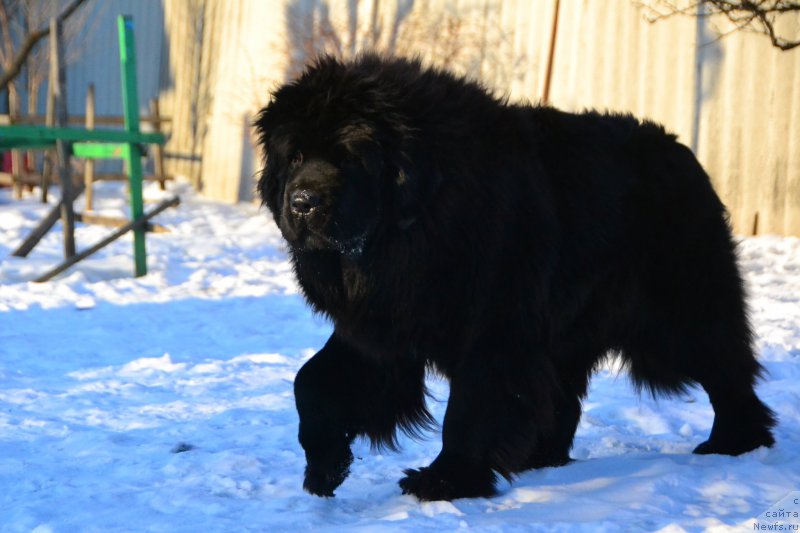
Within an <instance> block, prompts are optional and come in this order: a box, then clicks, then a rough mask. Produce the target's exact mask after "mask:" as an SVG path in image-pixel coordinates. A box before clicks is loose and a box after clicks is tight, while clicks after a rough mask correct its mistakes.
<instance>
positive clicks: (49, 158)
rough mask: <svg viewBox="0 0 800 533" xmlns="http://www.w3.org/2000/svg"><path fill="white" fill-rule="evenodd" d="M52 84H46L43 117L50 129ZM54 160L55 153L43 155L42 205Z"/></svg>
mask: <svg viewBox="0 0 800 533" xmlns="http://www.w3.org/2000/svg"><path fill="white" fill-rule="evenodd" d="M54 85H55V84H54V83H48V84H47V112H46V113H47V114H46V115H45V119H44V125H45V126H47V127H48V128H52V127H54V126H55V125H56V93H55V88H54ZM54 159H55V152H54V151H53V150H47V151H46V152H45V154H44V161H43V162H42V176H41V181H40V183H39V185H40V188H41V193H42V203H43V204H46V203H47V192H48V189H49V187H50V175H51V174H52V173H53V161H54Z"/></svg>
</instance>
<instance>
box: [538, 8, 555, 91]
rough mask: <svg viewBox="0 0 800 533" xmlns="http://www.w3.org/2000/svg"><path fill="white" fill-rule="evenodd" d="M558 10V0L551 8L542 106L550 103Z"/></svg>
mask: <svg viewBox="0 0 800 533" xmlns="http://www.w3.org/2000/svg"><path fill="white" fill-rule="evenodd" d="M558 8H559V0H555V6H554V8H553V28H552V29H551V30H550V50H549V51H548V54H547V70H546V71H545V74H544V90H543V91H542V104H544V105H547V104H549V103H550V82H551V81H552V79H553V59H554V57H555V55H556V37H557V36H558Z"/></svg>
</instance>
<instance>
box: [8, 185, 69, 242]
mask: <svg viewBox="0 0 800 533" xmlns="http://www.w3.org/2000/svg"><path fill="white" fill-rule="evenodd" d="M82 191H83V185H80V186H79V187H78V188H77V189H76V190H75V191H73V194H75V195H76V196H77V195H80V194H81V192H82ZM64 200H65V197H62V198H61V200H60V201H59V202H58V205H56V206H55V207H53V209H51V210H50V211H49V212H48V213H47V215H46V216H45V217H44V218H43V219H42V220H41V221H40V222H39V225H38V226H36V227H35V228H34V229H33V231H31V233H30V235H28V237H27V238H26V239H25V240H24V241H22V244H20V245H19V246H18V247H17V249H16V250H14V252H13V253H12V254H11V255H13V256H14V257H26V256H27V255H28V254H29V253H31V250H33V249H34V247H36V245H37V244H39V241H41V240H42V237H44V236H45V235H47V232H48V231H50V228H52V227H53V225H55V223H56V222H57V221H58V219H59V217H60V216H61V210H62V204H63V203H64ZM74 200H75V198H72V201H74Z"/></svg>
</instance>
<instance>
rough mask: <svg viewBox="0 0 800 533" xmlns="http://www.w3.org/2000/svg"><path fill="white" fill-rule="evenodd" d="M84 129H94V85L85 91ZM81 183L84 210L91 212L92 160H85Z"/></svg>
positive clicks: (92, 202)
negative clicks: (83, 188) (82, 184)
mask: <svg viewBox="0 0 800 533" xmlns="http://www.w3.org/2000/svg"><path fill="white" fill-rule="evenodd" d="M86 129H87V130H93V129H94V83H90V84H89V89H88V90H87V91H86ZM83 172H84V173H83V183H84V185H85V186H86V195H85V196H86V197H85V200H86V210H87V211H91V210H92V209H93V206H94V194H93V191H92V182H93V181H94V159H87V160H86V166H85V167H84V171H83Z"/></svg>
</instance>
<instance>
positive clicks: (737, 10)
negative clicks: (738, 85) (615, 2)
mask: <svg viewBox="0 0 800 533" xmlns="http://www.w3.org/2000/svg"><path fill="white" fill-rule="evenodd" d="M637 4H638V5H640V6H642V7H644V8H645V10H646V12H645V18H646V19H647V20H648V21H649V22H656V21H658V20H663V19H666V18H670V17H673V16H675V15H686V16H694V17H712V16H715V15H722V16H724V17H725V18H727V19H728V21H730V22H731V23H732V24H733V25H734V29H733V30H731V31H729V32H725V33H724V34H723V36H724V35H728V34H730V33H733V32H735V31H740V30H747V29H752V30H753V31H756V32H757V33H762V34H764V35H766V36H767V37H769V39H770V42H772V46H774V47H775V48H778V49H780V50H784V51H786V50H791V49H793V48H796V47H798V46H800V36H799V37H797V38H787V37H784V36H781V35H779V33H778V31H777V30H776V29H775V22H776V20H777V18H778V17H779V16H781V15H786V14H790V13H795V14H800V0H694V1H691V2H689V3H687V4H685V5H682V6H680V7H679V6H678V5H676V4H677V0H654V1H649V2H648V1H647V0H643V1H639V2H637Z"/></svg>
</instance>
